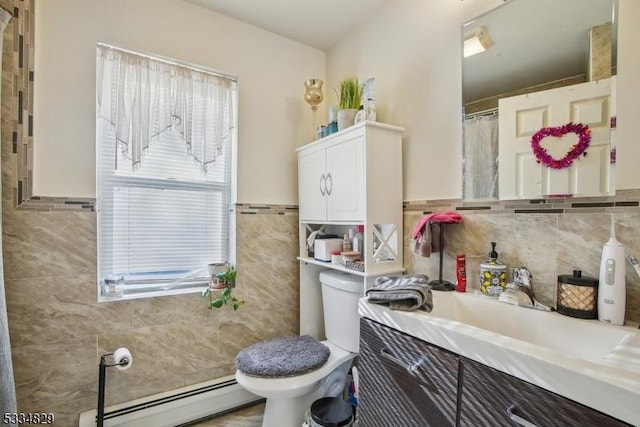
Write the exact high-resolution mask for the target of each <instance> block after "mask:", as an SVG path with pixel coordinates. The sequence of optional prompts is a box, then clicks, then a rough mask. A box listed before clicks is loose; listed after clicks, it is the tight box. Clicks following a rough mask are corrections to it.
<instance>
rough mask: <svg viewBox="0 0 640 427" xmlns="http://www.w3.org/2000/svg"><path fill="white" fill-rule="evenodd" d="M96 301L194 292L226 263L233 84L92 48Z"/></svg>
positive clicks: (132, 55) (136, 56)
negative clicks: (211, 270) (212, 267)
mask: <svg viewBox="0 0 640 427" xmlns="http://www.w3.org/2000/svg"><path fill="white" fill-rule="evenodd" d="M97 74H98V78H97V113H98V114H97V123H96V134H97V151H96V152H97V156H96V161H97V212H98V282H99V283H98V287H99V290H98V295H99V300H101V301H102V300H113V299H130V298H140V297H149V296H156V295H167V294H176V293H185V292H195V291H199V290H201V289H202V288H203V286H205V285H206V284H207V283H208V280H209V277H210V276H209V272H208V269H207V265H208V264H212V263H220V262H224V261H227V260H228V259H229V198H230V181H231V159H232V156H231V150H232V149H233V147H234V141H235V119H234V118H235V101H236V83H235V80H234V79H231V78H229V77H225V76H220V75H216V74H212V73H209V72H206V71H199V70H196V69H194V68H192V67H185V66H183V65H180V64H174V63H170V62H168V61H165V60H161V59H154V58H150V57H148V56H145V55H139V54H136V53H132V52H129V51H124V50H121V49H117V48H113V47H111V46H106V45H101V44H100V45H98V73H97Z"/></svg>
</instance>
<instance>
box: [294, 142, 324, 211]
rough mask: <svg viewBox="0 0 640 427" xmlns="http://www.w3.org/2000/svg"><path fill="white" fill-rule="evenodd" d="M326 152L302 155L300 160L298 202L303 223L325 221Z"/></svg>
mask: <svg viewBox="0 0 640 427" xmlns="http://www.w3.org/2000/svg"><path fill="white" fill-rule="evenodd" d="M324 153H325V152H324V150H320V151H316V152H313V153H309V154H305V155H300V158H299V159H298V200H299V205H300V211H299V215H300V220H301V221H308V220H314V221H324V220H325V219H326V216H327V212H326V201H325V196H324V194H323V193H324V192H325V186H326V183H325V181H326V176H325V172H324V166H325V155H324Z"/></svg>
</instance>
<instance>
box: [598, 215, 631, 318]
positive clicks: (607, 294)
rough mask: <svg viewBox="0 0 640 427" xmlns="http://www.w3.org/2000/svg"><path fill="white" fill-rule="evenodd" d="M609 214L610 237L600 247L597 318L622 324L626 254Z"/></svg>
mask: <svg viewBox="0 0 640 427" xmlns="http://www.w3.org/2000/svg"><path fill="white" fill-rule="evenodd" d="M615 224H616V223H615V219H614V217H613V215H611V237H610V238H609V241H608V242H607V243H605V244H604V246H603V248H602V258H601V260H600V279H599V284H598V319H599V320H601V321H602V322H606V323H609V324H611V325H623V324H624V314H625V305H626V281H625V275H626V262H625V261H626V256H625V250H624V245H623V244H622V243H620V242H619V241H618V240H616V225H615Z"/></svg>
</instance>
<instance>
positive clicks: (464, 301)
mask: <svg viewBox="0 0 640 427" xmlns="http://www.w3.org/2000/svg"><path fill="white" fill-rule="evenodd" d="M433 299H434V309H433V311H432V312H431V313H425V315H426V316H432V317H439V318H443V319H449V320H454V321H456V322H460V323H462V324H464V325H470V326H474V327H476V328H480V329H482V330H483V331H489V332H493V333H495V334H499V335H501V336H506V337H510V338H514V339H517V340H520V341H524V342H527V343H530V344H533V345H536V346H540V347H545V348H548V349H551V350H554V351H558V352H560V353H563V354H565V355H569V356H572V357H577V358H580V359H584V360H588V361H591V362H595V363H602V362H603V360H604V359H605V357H606V356H607V355H609V354H610V353H611V352H612V351H613V350H614V349H615V348H616V347H618V346H619V345H621V344H623V343H624V342H626V341H627V340H629V339H631V338H633V337H634V336H635V335H636V331H638V330H637V329H632V328H629V327H627V328H620V327H612V326H610V325H607V324H604V323H602V322H600V321H598V320H585V319H576V318H573V317H567V316H563V315H561V314H558V313H550V312H546V311H540V310H533V309H530V308H525V307H517V306H514V305H510V304H506V303H503V302H498V301H497V300H496V299H494V298H490V297H485V296H481V295H474V294H471V293H467V294H455V293H453V292H446V293H445V292H434V295H433Z"/></svg>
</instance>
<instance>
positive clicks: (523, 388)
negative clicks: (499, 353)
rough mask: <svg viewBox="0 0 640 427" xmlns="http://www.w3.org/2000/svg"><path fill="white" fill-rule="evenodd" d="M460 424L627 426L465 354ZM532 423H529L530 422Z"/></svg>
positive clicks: (473, 426)
mask: <svg viewBox="0 0 640 427" xmlns="http://www.w3.org/2000/svg"><path fill="white" fill-rule="evenodd" d="M460 370H461V383H462V387H461V391H460V395H459V396H458V398H459V399H460V424H459V425H460V426H464V427H479V426H487V427H496V426H509V427H513V426H518V425H520V426H539V427H555V426H557V427H574V426H575V427H587V426H589V427H591V426H593V427H608V426H611V427H614V426H627V425H628V424H625V423H623V422H622V421H620V420H617V419H615V418H612V417H610V416H608V415H606V414H603V413H601V412H598V411H596V410H594V409H591V408H588V407H586V406H583V405H581V404H579V403H577V402H574V401H572V400H569V399H567V398H565V397H562V396H560V395H557V394H555V393H552V392H550V391H547V390H545V389H543V388H540V387H538V386H535V385H533V384H529V383H528V382H526V381H522V380H521V379H519V378H515V377H513V376H511V375H508V374H505V373H504V372H500V371H498V370H496V369H493V368H490V367H488V366H485V365H482V364H480V363H477V362H475V361H473V360H470V359H467V358H465V357H461V361H460ZM528 423H529V424H528Z"/></svg>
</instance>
